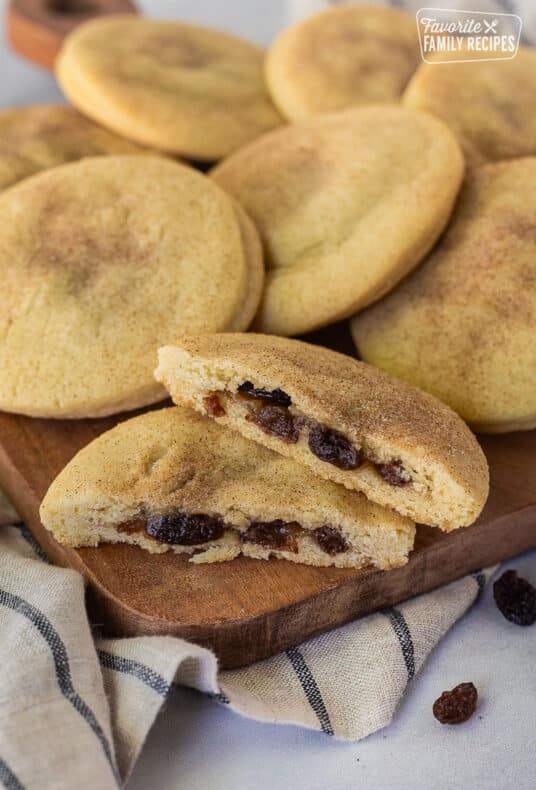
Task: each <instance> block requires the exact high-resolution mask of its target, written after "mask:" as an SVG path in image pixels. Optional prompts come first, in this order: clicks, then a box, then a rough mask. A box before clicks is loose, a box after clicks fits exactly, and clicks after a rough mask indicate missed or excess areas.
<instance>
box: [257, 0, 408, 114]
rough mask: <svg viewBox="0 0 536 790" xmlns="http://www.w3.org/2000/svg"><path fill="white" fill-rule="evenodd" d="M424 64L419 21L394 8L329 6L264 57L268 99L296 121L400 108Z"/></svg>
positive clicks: (282, 37)
mask: <svg viewBox="0 0 536 790" xmlns="http://www.w3.org/2000/svg"><path fill="white" fill-rule="evenodd" d="M420 60H421V57H420V49H419V40H418V37H417V28H416V25H415V17H414V16H412V15H411V14H408V13H406V12H404V11H401V10H399V9H396V8H378V7H372V6H366V7H364V6H359V5H355V4H354V5H344V6H338V7H337V8H329V9H327V10H325V11H321V12H320V13H318V14H315V15H314V16H311V17H309V18H308V19H305V20H304V21H303V22H299V23H298V24H297V25H294V26H293V27H291V28H288V29H287V30H285V31H283V32H282V33H281V34H280V35H279V36H278V37H277V38H276V40H275V41H274V43H273V44H272V46H271V48H270V49H269V51H268V55H267V57H266V65H265V74H266V82H267V84H268V89H269V91H270V94H271V96H272V98H273V100H274V102H275V104H276V105H277V107H278V108H279V109H280V110H281V112H282V113H283V115H284V116H285V117H286V118H288V119H289V120H291V121H298V120H302V119H304V118H308V117H310V116H311V115H317V114H318V113H324V112H334V111H336V110H342V109H345V108H347V107H354V106H356V105H361V104H375V103H377V102H397V101H398V100H399V98H400V96H401V94H402V92H403V90H404V88H405V87H406V84H407V82H408V81H409V79H410V77H411V76H412V74H413V72H414V71H415V69H416V68H417V66H418V65H419V62H420Z"/></svg>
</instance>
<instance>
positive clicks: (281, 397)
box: [238, 381, 292, 408]
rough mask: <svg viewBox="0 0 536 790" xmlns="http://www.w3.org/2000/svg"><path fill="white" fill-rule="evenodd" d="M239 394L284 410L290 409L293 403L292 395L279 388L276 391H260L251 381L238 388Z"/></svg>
mask: <svg viewBox="0 0 536 790" xmlns="http://www.w3.org/2000/svg"><path fill="white" fill-rule="evenodd" d="M238 392H240V393H241V394H242V395H248V396H249V397H250V398H258V399H259V400H264V401H270V402H271V403H275V404H277V405H278V406H283V407H284V408H288V407H289V406H290V405H291V403H292V400H291V397H290V395H287V393H286V392H283V390H282V389H279V387H278V388H277V389H275V390H264V389H259V388H257V387H254V386H253V384H252V383H251V381H244V383H243V384H241V385H240V386H239V387H238Z"/></svg>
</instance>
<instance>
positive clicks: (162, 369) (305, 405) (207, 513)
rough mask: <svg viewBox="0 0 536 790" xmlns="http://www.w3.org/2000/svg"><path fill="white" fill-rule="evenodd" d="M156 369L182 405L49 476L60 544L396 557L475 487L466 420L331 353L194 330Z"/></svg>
mask: <svg viewBox="0 0 536 790" xmlns="http://www.w3.org/2000/svg"><path fill="white" fill-rule="evenodd" d="M156 377H157V379H158V380H159V381H161V382H162V383H163V384H164V385H165V386H166V388H167V389H168V390H169V392H170V394H171V395H172V397H173V400H174V401H175V403H176V404H178V406H179V408H175V409H165V410H161V411H157V412H152V413H149V414H145V415H142V416H141V417H136V418H134V419H133V420H129V421H127V422H123V423H121V424H120V425H119V426H117V427H116V428H114V429H113V430H111V431H109V432H108V433H105V434H103V435H102V436H100V437H99V438H98V439H97V440H96V441H94V442H93V443H92V444H90V445H89V446H88V447H86V448H85V449H83V450H82V451H81V452H80V453H79V454H78V455H77V456H76V457H75V458H74V459H73V461H71V463H70V464H69V465H68V466H67V467H66V469H64V471H63V472H62V473H61V474H60V475H59V477H58V478H57V479H56V480H55V481H54V483H53V484H52V486H51V488H50V489H49V491H48V493H47V495H46V497H45V499H44V501H43V504H42V507H41V518H42V521H43V524H44V525H45V526H46V527H48V528H49V529H50V530H51V531H52V532H53V533H54V535H55V536H56V538H57V539H58V540H60V541H61V542H64V543H67V544H69V545H74V546H95V545H97V544H98V543H99V542H101V541H105V542H127V543H133V544H136V545H138V546H142V547H143V548H145V549H147V550H148V551H151V552H161V551H166V550H168V549H173V550H175V551H177V552H179V553H182V552H185V553H191V554H193V558H192V559H193V561H194V562H215V561H220V560H229V559H233V558H234V557H236V556H237V555H239V554H241V553H242V554H245V555H246V556H249V557H255V558H259V559H261V558H262V559H269V558H270V557H277V558H281V559H286V560H290V561H292V562H299V563H306V564H311V565H335V566H338V567H354V568H359V567H363V566H370V565H372V566H375V567H378V568H384V569H387V568H393V567H396V566H399V565H403V564H404V563H405V562H407V559H408V554H409V552H410V551H411V549H412V547H413V540H414V536H415V521H418V522H421V523H426V524H434V525H436V526H438V527H439V528H440V529H443V530H445V531H450V530H452V529H456V528H458V527H462V526H467V525H469V524H471V523H472V522H473V521H474V520H475V518H476V517H477V516H478V514H479V513H480V511H481V510H482V507H483V505H484V502H485V501H486V497H487V493H488V470H487V464H486V460H485V458H484V455H483V453H482V451H481V449H480V447H479V445H478V443H477V442H476V439H475V438H474V436H473V435H472V434H471V432H470V431H469V429H468V428H467V427H466V426H465V424H464V423H463V422H462V420H461V419H460V418H459V417H457V415H456V414H454V412H452V411H451V410H450V409H448V408H447V407H446V406H443V405H442V404H441V403H440V402H439V401H437V400H435V398H433V397H431V396H429V395H426V394H424V393H422V392H420V391H418V390H416V389H414V388H412V387H409V386H407V385H404V384H402V383H400V382H397V381H396V380H395V379H392V378H390V377H389V376H387V375H386V374H384V373H381V372H380V371H378V370H375V369H374V368H371V367H369V366H367V365H365V364H363V363H361V362H358V361H357V360H354V359H351V358H349V357H347V356H344V355H342V354H338V353H336V352H334V351H330V350H328V349H324V348H321V347H317V346H312V345H309V344H306V343H302V342H300V341H296V340H288V339H285V338H281V337H274V336H270V335H260V334H253V333H251V334H240V333H226V334H212V335H208V334H206V335H193V336H187V337H184V338H183V339H182V341H181V343H180V344H179V345H175V346H166V347H164V348H162V349H161V350H160V361H159V366H158V369H157V372H156ZM196 412H197V413H196ZM199 415H201V416H199Z"/></svg>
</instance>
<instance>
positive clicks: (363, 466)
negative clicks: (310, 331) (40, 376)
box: [156, 334, 488, 531]
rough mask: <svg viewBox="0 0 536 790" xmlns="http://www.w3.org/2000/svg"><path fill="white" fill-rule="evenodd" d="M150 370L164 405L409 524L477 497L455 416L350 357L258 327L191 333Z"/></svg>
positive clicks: (457, 511) (483, 483)
mask: <svg viewBox="0 0 536 790" xmlns="http://www.w3.org/2000/svg"><path fill="white" fill-rule="evenodd" d="M156 377H157V378H158V380H159V381H161V382H162V383H163V384H164V385H165V387H166V388H167V389H168V391H169V393H170V394H171V397H172V398H173V400H174V401H175V403H177V404H179V405H182V406H188V407H190V408H194V409H196V410H197V411H198V412H200V413H202V414H207V415H210V416H211V417H212V418H213V419H215V420H216V421H217V422H219V423H220V424H222V425H226V426H229V427H230V428H233V429H235V430H237V431H238V432H239V433H241V434H242V435H243V436H245V437H247V438H248V439H253V440H254V441H256V442H259V443H260V444H263V445H265V446H266V447H270V448H271V449H272V450H276V451H277V452H279V453H281V454H282V455H285V456H287V457H289V458H293V459H294V460H296V461H298V462H299V463H301V464H304V465H305V466H307V467H309V468H310V469H311V470H312V471H313V472H315V473H316V474H317V475H319V476H320V477H323V478H325V479H328V480H332V481H334V482H336V483H342V485H343V486H346V487H347V488H349V489H357V490H360V491H362V492H363V493H364V494H366V496H367V497H368V498H369V499H370V500H371V501H373V502H377V503H379V504H381V505H384V506H386V507H390V508H393V509H395V510H397V511H398V512H399V513H402V514H403V515H405V516H409V517H410V518H412V519H413V520H414V521H417V522H420V523H423V524H430V525H434V526H438V527H440V528H441V529H443V530H445V531H449V530H452V529H456V528H457V527H462V526H466V525H469V524H471V523H472V522H473V521H474V520H475V519H476V518H477V516H478V515H479V513H480V511H481V510H482V507H483V506H484V503H485V501H486V497H487V494H488V467H487V463H486V459H485V457H484V454H483V452H482V450H481V449H480V446H479V445H478V443H477V441H476V439H475V437H474V436H473V434H472V433H471V431H470V430H469V428H467V426H466V425H465V424H464V423H463V421H462V420H461V419H460V417H458V415H456V414H455V413H454V412H453V411H451V410H450V409H449V408H448V407H447V406H445V405H444V404H442V403H440V402H439V401H438V400H436V399H435V398H433V397H431V396H430V395H428V394H426V393H424V392H420V391H419V390H417V389H414V388H413V387H410V386H409V385H407V384H405V383H403V382H400V381H397V380H396V379H394V378H391V377H390V376H388V375H387V374H386V373H384V372H383V371H380V370H376V369H375V368H372V367H369V366H368V365H366V364H364V363H362V362H358V361H357V360H355V359H352V358H351V357H347V356H345V355H343V354H339V353H337V352H335V351H330V350H328V349H326V348H322V347H320V346H313V345H310V344H307V343H302V342H300V341H297V340H288V339H285V338H280V337H270V336H268V335H255V334H220V335H212V336H205V337H202V336H194V337H185V338H182V339H181V341H180V342H179V343H178V344H177V345H175V346H166V347H164V348H161V349H160V352H159V366H158V369H157V371H156Z"/></svg>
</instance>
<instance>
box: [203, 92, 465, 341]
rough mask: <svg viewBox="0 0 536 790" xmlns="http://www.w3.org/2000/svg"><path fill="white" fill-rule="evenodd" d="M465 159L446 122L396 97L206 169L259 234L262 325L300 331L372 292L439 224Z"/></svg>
mask: <svg viewBox="0 0 536 790" xmlns="http://www.w3.org/2000/svg"><path fill="white" fill-rule="evenodd" d="M463 167H464V164H463V157H462V154H461V150H460V147H459V145H458V143H457V141H456V139H455V137H454V135H453V134H452V132H451V131H450V130H449V129H448V128H447V127H446V126H445V125H444V124H442V123H441V122H440V121H437V120H436V119H434V118H432V117H431V116H429V115H426V114H425V113H418V112H413V111H411V110H405V109H404V108H401V107H397V106H388V105H384V106H377V107H366V108H359V109H354V110H346V111H344V112H340V113H334V114H331V115H321V116H317V117H315V118H312V119H311V120H308V121H304V122H302V123H299V124H295V125H293V126H288V127H284V128H282V129H280V130H276V131H275V132H271V133H270V134H267V135H264V136H263V137H262V138H260V139H259V140H256V141H255V142H253V143H251V144H250V145H248V146H246V147H245V148H243V149H241V150H240V151H238V152H237V153H235V154H233V155H232V156H230V157H229V158H228V159H226V160H225V161H224V162H222V163H221V164H220V165H219V166H218V167H216V168H215V169H214V170H212V173H211V176H212V178H213V179H214V180H215V181H216V182H217V183H218V184H219V185H220V186H221V187H223V188H224V189H225V190H226V191H227V192H228V193H229V194H231V195H232V196H233V197H234V198H236V199H237V200H238V201H239V202H240V203H241V204H242V206H243V207H244V209H245V210H246V211H247V212H248V214H249V215H250V216H251V218H252V220H253V221H254V223H255V225H256V227H257V229H258V231H259V233H260V235H261V238H262V241H263V244H264V251H265V256H266V266H267V269H268V271H267V277H266V287H265V291H264V295H263V299H262V303H261V307H260V310H259V314H258V316H257V318H256V323H255V326H256V328H257V329H258V330H259V331H262V332H267V333H270V334H276V335H287V336H288V335H301V334H305V333H307V332H311V331H313V330H314V329H318V328H320V327H322V326H326V325H328V324H331V323H333V322H335V321H340V320H342V319H343V318H349V317H350V316H351V315H352V314H353V313H355V312H356V311H357V310H360V309H362V308H363V307H365V306H366V305H368V304H370V303H371V302H373V301H375V300H376V299H379V298H380V297H381V296H382V295H383V294H385V293H387V292H388V291H389V290H391V288H393V287H394V286H395V285H396V283H397V282H398V281H399V280H400V279H402V277H404V276H405V275H406V274H407V273H408V272H409V271H411V269H413V268H414V267H415V266H416V265H417V264H418V263H419V261H420V260H421V259H422V258H423V256H424V255H425V254H426V253H427V252H428V251H429V250H430V248H431V246H432V245H433V243H434V242H435V240H436V239H437V237H438V236H439V234H440V233H441V231H442V230H443V228H444V227H445V225H446V223H447V220H448V218H449V216H450V212H451V209H452V206H453V203H454V200H455V198H456V194H457V192H458V188H459V186H460V184H461V180H462V176H463Z"/></svg>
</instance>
